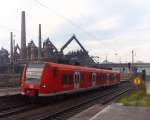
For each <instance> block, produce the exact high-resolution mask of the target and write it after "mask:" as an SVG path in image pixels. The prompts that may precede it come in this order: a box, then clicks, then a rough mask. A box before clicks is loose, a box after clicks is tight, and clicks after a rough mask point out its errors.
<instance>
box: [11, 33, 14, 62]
mask: <svg viewBox="0 0 150 120" xmlns="http://www.w3.org/2000/svg"><path fill="white" fill-rule="evenodd" d="M13 46H14V45H13V32H11V33H10V63H13V57H14V55H13V54H14V49H13Z"/></svg>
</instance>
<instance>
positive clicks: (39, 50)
mask: <svg viewBox="0 0 150 120" xmlns="http://www.w3.org/2000/svg"><path fill="white" fill-rule="evenodd" d="M40 58H41V24H39V48H38V59H40Z"/></svg>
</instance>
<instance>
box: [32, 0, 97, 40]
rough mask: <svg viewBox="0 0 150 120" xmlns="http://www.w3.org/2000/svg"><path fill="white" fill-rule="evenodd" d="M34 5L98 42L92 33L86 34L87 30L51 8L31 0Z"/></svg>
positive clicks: (36, 0)
mask: <svg viewBox="0 0 150 120" xmlns="http://www.w3.org/2000/svg"><path fill="white" fill-rule="evenodd" d="M33 1H35V2H36V3H38V4H39V5H41V6H42V7H44V8H46V9H47V10H49V11H50V12H51V13H53V14H55V15H56V16H58V17H60V18H62V19H64V20H65V21H66V22H67V23H69V24H70V25H72V26H74V27H75V28H77V29H79V30H81V31H82V32H84V33H86V34H87V35H88V36H89V37H90V38H92V39H93V38H94V39H96V40H98V38H97V37H96V36H95V35H93V34H92V33H90V32H88V31H87V30H85V29H84V28H83V27H81V26H80V25H78V24H76V23H74V22H72V21H71V20H70V19H68V18H67V17H65V16H63V15H62V14H60V13H58V12H56V11H55V10H53V9H52V8H50V7H48V6H47V5H45V4H43V3H42V2H40V1H39V0H33Z"/></svg>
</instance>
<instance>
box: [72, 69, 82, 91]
mask: <svg viewBox="0 0 150 120" xmlns="http://www.w3.org/2000/svg"><path fill="white" fill-rule="evenodd" d="M80 79H81V75H80V72H75V73H74V79H73V81H74V89H75V90H77V89H79V88H80Z"/></svg>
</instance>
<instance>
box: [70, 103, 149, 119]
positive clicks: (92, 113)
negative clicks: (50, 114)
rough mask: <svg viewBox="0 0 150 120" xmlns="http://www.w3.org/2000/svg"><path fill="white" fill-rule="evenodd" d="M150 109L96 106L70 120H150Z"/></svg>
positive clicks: (115, 105) (116, 105)
mask: <svg viewBox="0 0 150 120" xmlns="http://www.w3.org/2000/svg"><path fill="white" fill-rule="evenodd" d="M149 114H150V107H133V106H122V105H119V104H116V103H113V104H111V105H108V106H101V105H98V104H96V105H94V106H92V107H90V108H89V109H87V110H85V111H83V112H81V113H79V114H77V115H75V116H73V117H72V118H70V119H69V120H149V119H150V118H149Z"/></svg>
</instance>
